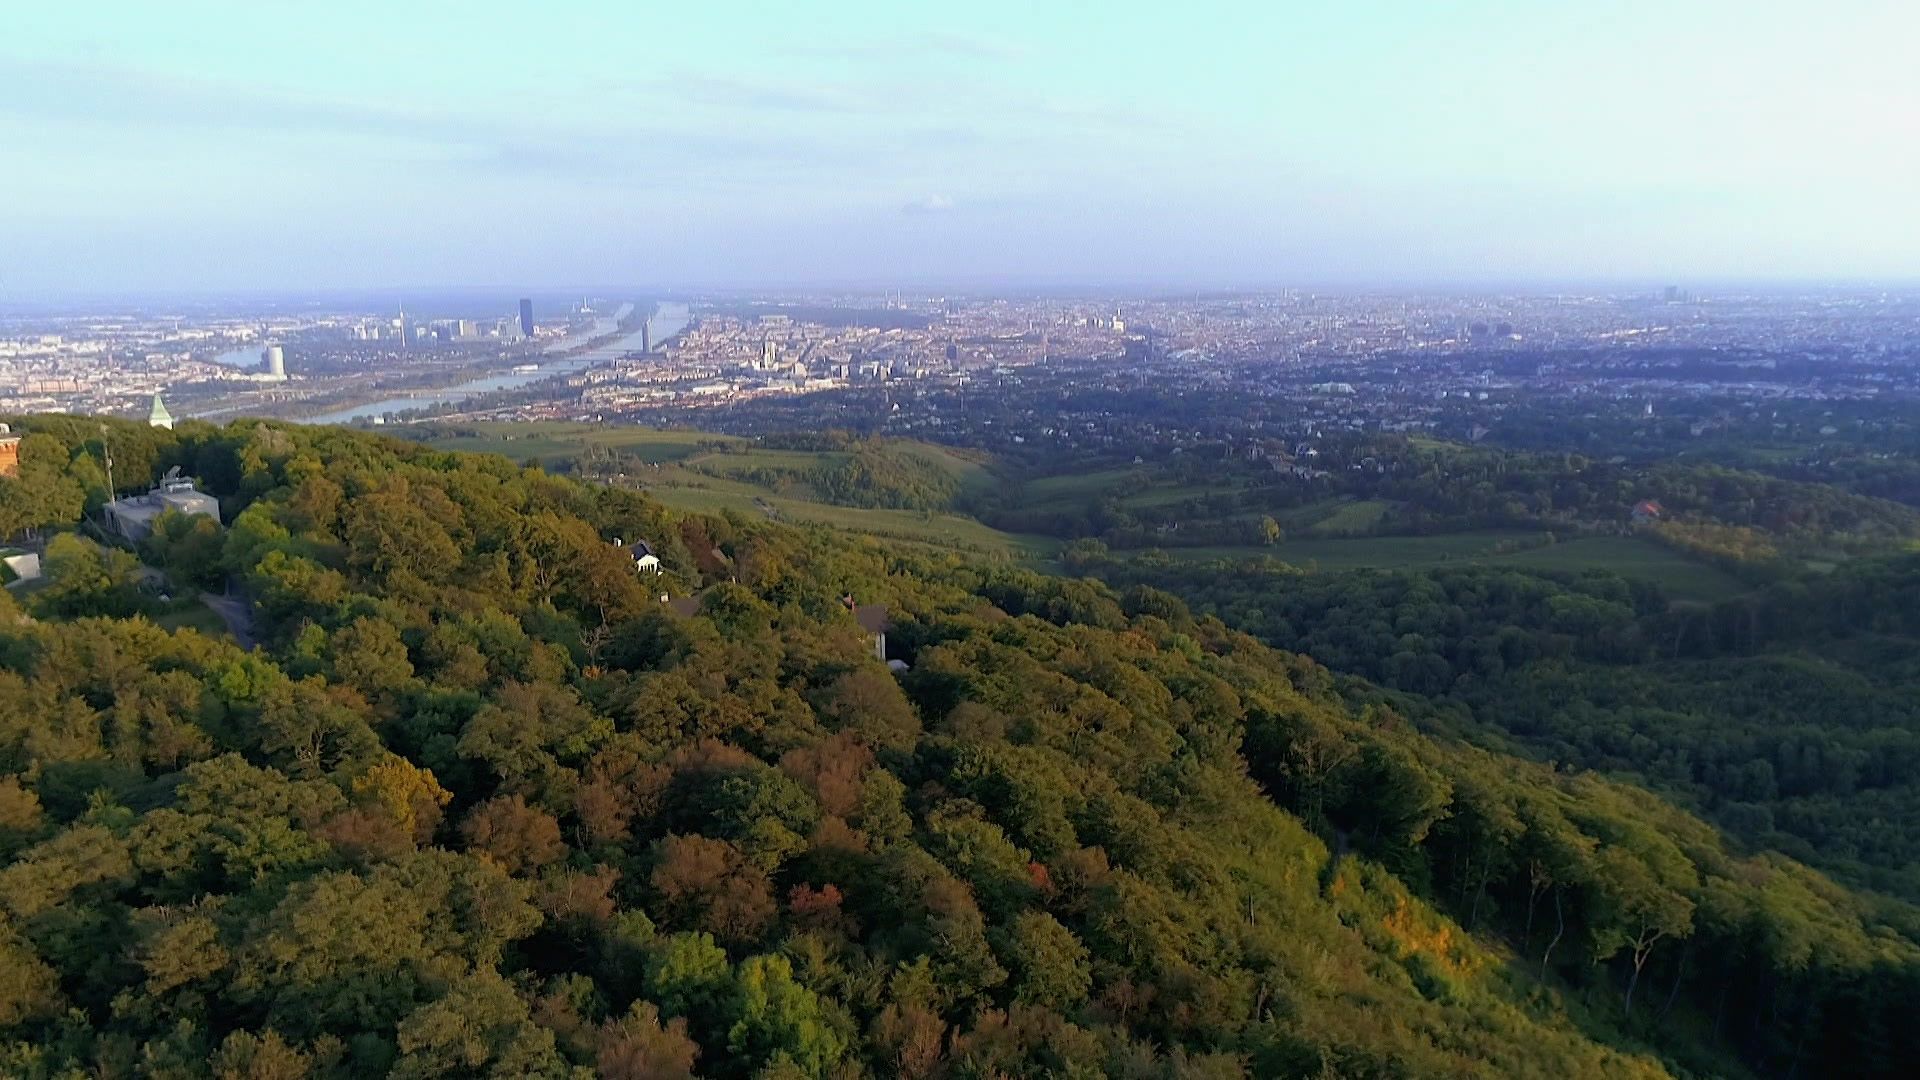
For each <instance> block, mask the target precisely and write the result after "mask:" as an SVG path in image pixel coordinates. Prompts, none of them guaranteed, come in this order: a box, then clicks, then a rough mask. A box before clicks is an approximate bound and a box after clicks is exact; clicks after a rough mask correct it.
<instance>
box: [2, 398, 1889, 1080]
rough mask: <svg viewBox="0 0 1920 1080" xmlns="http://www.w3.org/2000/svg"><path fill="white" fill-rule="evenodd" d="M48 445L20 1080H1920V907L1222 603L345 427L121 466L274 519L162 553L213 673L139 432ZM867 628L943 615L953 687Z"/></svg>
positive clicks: (24, 823)
mask: <svg viewBox="0 0 1920 1080" xmlns="http://www.w3.org/2000/svg"><path fill="white" fill-rule="evenodd" d="M17 426H18V427H19V428H22V429H24V430H26V431H27V432H28V434H27V436H26V440H25V442H24V444H23V475H22V477H21V478H20V479H19V480H18V481H10V480H4V479H0V530H11V531H15V532H22V531H28V530H33V531H45V530H56V531H61V532H62V536H61V538H60V539H57V540H56V541H55V543H57V544H59V545H60V546H61V548H62V552H61V558H60V559H59V560H53V559H51V557H50V559H49V562H50V563H54V564H55V565H54V566H53V571H54V572H53V573H52V575H51V576H52V580H51V581H50V582H48V583H46V584H44V586H41V587H38V588H35V589H27V590H9V591H8V592H7V593H0V776H3V777H4V778H0V846H3V847H4V857H5V860H6V863H5V867H4V868H3V869H0V1040H3V1041H4V1048H0V1073H4V1074H6V1075H19V1076H28V1077H70V1076H104V1077H119V1076H170V1077H171V1076H178V1077H197V1076H217V1077H223V1078H224V1077H302V1076H317V1077H344V1076H360V1075H382V1074H387V1075H395V1076H410V1077H427V1076H474V1075H487V1076H515V1077H519V1076H576V1075H580V1076H585V1075H604V1076H612V1077H671V1076H686V1075H696V1074H697V1075H710V1076H720V1077H730V1076H739V1077H744V1076H775V1077H779V1076H817V1077H824V1076H861V1075H874V1076H912V1077H939V1076H951V1077H991V1076H1010V1075H1049V1076H1106V1075H1116V1076H1131V1077H1215V1076H1220V1077H1224V1076H1240V1075H1258V1076H1368V1077H1394V1076H1434V1075H1461V1076H1467V1075H1478V1076H1567V1077H1583V1076H1648V1077H1652V1076H1662V1075H1697V1076H1703V1075H1741V1074H1743V1073H1748V1072H1751V1073H1764V1074H1781V1075H1785V1074H1799V1075H1819V1074H1826V1075H1850V1076H1895V1075H1904V1074H1905V1070H1906V1068H1907V1063H1908V1062H1909V1061H1910V1060H1911V1059H1912V1058H1913V1057H1914V1055H1915V1054H1916V1053H1917V1052H1920V1033H1917V1032H1916V1031H1915V1030H1914V1027H1913V1025H1912V1024H1911V1023H1910V1020H1911V1017H1912V1015H1913V1011H1914V1006H1915V1002H1916V1001H1920V945H1917V944H1916V942H1920V912H1916V910H1915V909H1914V908H1913V907H1911V906H1908V905H1907V904H1905V903H1903V902H1900V901H1896V900H1891V899H1886V898H1883V897H1880V896H1877V895H1874V894H1871V893H1864V892H1855V891H1850V890H1849V889H1847V888H1845V887H1842V886H1840V885H1836V884H1835V883H1834V882H1832V881H1830V880H1828V879H1827V878H1825V877H1823V876H1822V875H1821V874H1820V873H1818V872H1816V871H1814V870H1810V869H1808V868H1807V867H1806V866H1804V865H1802V864H1800V863H1797V862H1795V861H1793V860H1791V859H1789V858H1786V857H1784V856H1780V855H1777V854H1772V853H1762V854H1743V853H1741V852H1740V851H1738V850H1736V849H1735V848H1733V847H1732V846H1731V845H1729V843H1728V842H1726V841H1725V840H1723V839H1722V836H1721V834H1720V833H1719V832H1717V831H1716V830H1715V829H1714V828H1713V827H1711V826H1709V825H1707V824H1705V823H1703V822H1702V821H1701V820H1700V819H1699V818H1696V817H1693V816H1691V815H1689V814H1688V813H1687V812H1685V811H1683V810H1681V809H1678V808H1676V807H1675V806H1673V805H1672V804H1670V803H1667V802H1664V801H1662V800H1661V799H1659V798H1657V797H1654V796H1651V795H1649V794H1647V792H1646V791H1644V790H1643V789H1641V788H1638V787H1636V786H1632V785H1628V784H1623V783H1619V782H1616V781H1613V780H1610V779H1607V778H1605V777H1603V776H1602V775H1600V774H1599V773H1596V772H1593V771H1584V770H1583V771H1579V772H1568V771H1563V770H1557V769H1554V768H1552V767H1549V766H1547V765H1544V764H1538V763H1534V762H1531V761H1529V760H1526V759H1524V758H1521V757H1516V756H1512V755H1508V754H1503V753H1500V752H1497V751H1495V750H1492V749H1488V748H1485V747H1482V746H1477V745H1475V744H1474V742H1473V741H1472V740H1470V739H1468V738H1459V737H1454V736H1453V735H1450V734H1446V733H1444V732H1441V731H1439V730H1438V725H1437V724H1433V723H1428V722H1427V720H1428V718H1426V717H1423V716H1418V715H1415V716H1408V715H1407V709H1406V708H1405V707H1403V706H1402V705H1400V704H1397V703H1395V702H1393V701H1391V700H1389V699H1388V698H1387V697H1386V696H1384V695H1381V694H1377V693H1375V692H1373V691H1371V690H1370V689H1369V688H1367V687H1364V686H1346V685H1345V684H1343V683H1342V682H1341V681H1340V680H1339V679H1338V678H1337V677H1336V676H1335V675H1334V674H1333V673H1332V672H1330V671H1329V670H1328V669H1327V668H1324V667H1321V666H1320V665H1319V664H1317V663H1315V662H1314V661H1312V660H1308V659H1306V658H1304V657H1301V656H1298V655H1294V654H1290V653H1285V652H1280V651H1277V650H1275V649H1273V648H1271V647H1269V646H1268V645H1264V644H1262V643H1260V642H1259V641H1257V640H1256V639H1255V638H1254V637H1252V636H1249V635H1248V634H1245V633H1241V632H1239V631H1236V630H1233V629H1230V628H1229V627H1228V626H1227V625H1226V624H1224V623H1222V622H1221V621H1219V620H1217V619H1214V618H1211V617H1196V616H1195V615H1194V614H1193V613H1191V612H1190V611H1189V609H1188V607H1187V605H1186V603H1185V602H1183V601H1182V600H1180V599H1178V598H1176V597H1175V596H1174V595H1172V594H1171V593H1170V592H1165V591H1161V590H1160V589H1157V588H1153V587H1148V586H1146V585H1144V584H1140V585H1134V586H1131V587H1128V588H1127V589H1126V590H1125V591H1124V592H1118V593H1117V592H1115V591H1113V590H1112V589H1110V588H1108V587H1107V586H1105V585H1102V584H1099V583H1097V582H1090V581H1075V580H1066V579H1061V578H1054V577H1047V576H1043V575H1040V574H1037V573H1033V572H1030V571H1025V570H1018V569H1012V568H1009V567H1007V566H1005V565H999V566H994V565H977V564H974V563H971V562H968V561H965V560H963V559H960V558H958V557H943V556H938V555H932V554H927V553H925V552H923V551H919V550H905V549H900V548H890V547H889V546H887V545H885V544H882V543H879V542H876V541H871V540H863V539H859V538H855V537H850V536H847V535H846V534H843V533H837V532H831V531H828V530H824V529H807V530H801V529H795V528H792V527H787V526H781V525H776V524H771V523H766V522H750V521H747V520H745V519H742V518H738V517H710V516H701V515H693V514H682V513H674V512H669V511H668V510H666V509H664V508H663V507H661V506H660V505H658V504H657V503H654V502H652V501H650V500H648V499H647V498H645V497H644V496H641V495H638V494H635V493H632V492H629V491H622V490H617V489H612V488H602V487H595V486H589V485H583V484H579V483H575V482H572V481H568V480H565V479H560V478H556V477H552V476H548V475H545V474H543V473H541V472H539V471H537V470H529V469H523V468H521V467H519V466H516V465H514V464H512V463H510V462H509V461H507V460H506V459H505V458H501V457H492V456H476V455H466V454H453V453H444V452H439V451H435V450H432V449H429V448H426V447H421V446H417V445H409V444H401V443H396V442H391V441H386V440H381V439H376V438H372V437H369V436H364V435H356V434H352V433H348V432H345V431H340V430H333V429H296V428H288V427H280V426H275V425H269V424H258V423H251V422H243V423H236V424H233V425H230V426H227V427H224V428H215V427H211V426H207V425H203V424H183V425H182V426H181V429H180V430H179V431H177V432H160V431H153V430H150V429H146V428H134V427H130V426H125V425H113V426H112V427H111V430H110V434H109V435H108V438H110V440H111V446H112V452H113V459H114V463H115V464H114V475H115V476H116V478H118V480H119V482H120V485H121V486H122V487H123V488H125V489H127V490H136V489H143V488H144V487H145V486H146V485H147V484H148V483H150V482H151V481H152V480H153V479H154V478H155V477H157V476H158V475H159V474H160V473H161V472H162V471H164V470H165V469H166V468H167V467H169V466H175V465H177V466H180V467H181V468H182V469H183V471H184V472H186V473H188V474H190V475H193V476H196V477H199V478H200V479H201V481H202V482H203V487H204V489H205V490H209V491H211V492H213V493H215V494H217V495H218V496H220V498H221V501H222V509H223V516H224V518H225V519H226V520H227V521H228V522H229V523H230V525H229V527H227V528H225V529H223V530H221V531H220V532H219V533H218V534H217V535H216V536H209V535H208V534H207V533H206V531H205V530H201V529H199V528H197V527H194V526H190V525H189V526H182V525H180V523H178V522H168V523H167V526H166V527H164V528H163V529H162V535H161V537H160V539H158V540H157V541H153V542H149V543H148V544H147V545H145V547H144V548H143V549H142V550H141V551H140V552H139V553H138V557H139V558H140V559H143V560H145V562H146V563H147V564H148V565H150V566H153V567H155V568H157V569H159V570H160V571H162V572H163V573H164V574H166V575H167V576H169V577H174V578H176V581H175V582H174V583H173V586H172V587H173V588H174V589H176V591H177V589H178V587H179V586H180V585H183V584H184V583H185V579H188V578H196V579H198V580H200V581H201V582H203V583H210V582H213V581H216V580H218V579H221V578H230V579H231V580H232V581H233V582H234V584H235V585H236V586H238V587H239V588H240V590H241V591H242V592H243V594H244V595H245V597H246V598H247V599H248V600H249V601H250V602H251V604H252V605H253V607H254V609H255V615H254V619H253V625H252V627H251V630H252V634H253V636H256V637H257V638H258V639H259V644H260V647H259V648H258V649H257V650H254V651H243V650H242V649H241V648H239V647H238V646H237V645H236V644H235V643H234V642H232V641H230V640H224V639H223V636H222V635H218V634H213V633H202V632H200V631H197V630H193V629H179V630H173V631H169V630H166V629H163V628H161V627H160V626H159V625H157V624H156V623H155V622H154V621H153V619H152V618H151V617H150V616H152V615H156V614H164V610H165V609H166V605H167V604H169V603H172V602H173V601H171V600H169V601H162V600H160V599H159V598H158V596H157V595H155V587H154V586H153V585H151V584H149V583H145V582H146V581H147V579H146V577H145V576H144V575H142V574H140V573H136V572H133V568H131V567H129V566H128V565H127V561H128V560H130V559H134V558H135V557H136V556H135V555H134V554H132V553H125V552H118V551H114V550H112V549H101V548H99V547H96V546H95V545H93V544H91V543H90V542H88V541H85V540H82V539H80V538H79V537H77V536H74V535H71V532H70V531H71V530H73V529H74V528H75V526H77V525H81V523H82V519H83V515H85V514H87V512H88V511H89V509H90V508H94V507H97V506H98V504H99V503H100V502H101V501H102V500H103V498H104V497H105V496H106V494H107V493H106V491H105V480H104V472H103V470H101V469H99V468H97V467H96V466H95V465H94V462H95V461H96V460H98V459H99V458H100V457H101V454H100V451H101V449H102V447H101V446H100V439H101V434H100V432H99V427H98V424H97V422H95V421H93V420H87V421H77V420H63V419H58V418H52V419H49V418H32V419H30V420H26V421H22V422H20V423H19V424H18V425H17ZM83 531H84V529H83ZM615 538H623V539H624V540H625V541H627V542H628V543H631V542H632V541H634V540H637V539H644V540H646V541H648V542H649V543H650V545H651V546H652V548H653V550H654V551H655V552H657V553H658V554H659V556H660V558H661V559H662V560H663V562H664V563H665V565H666V567H667V573H666V574H665V575H663V576H661V577H658V578H656V577H653V576H651V575H649V576H647V577H644V578H642V577H641V576H639V575H637V574H636V573H635V571H634V567H633V564H632V561H631V559H630V557H629V556H628V554H627V553H626V551H625V550H623V549H622V548H618V547H615V546H614V545H613V543H612V541H613V540H614V539H615ZM216 540H217V543H216ZM51 553H52V547H51V546H50V547H49V554H50V556H51ZM663 592H665V593H667V594H669V595H671V596H673V597H676V598H677V597H683V596H688V595H692V596H696V597H697V598H698V599H697V606H696V607H695V609H694V610H693V612H692V613H691V614H683V613H680V612H678V611H677V609H676V608H675V607H673V606H670V605H664V604H662V603H661V600H660V594H661V593H663ZM846 597H852V598H854V599H855V600H856V601H857V602H858V603H860V604H886V605H888V607H889V609H890V612H891V626H890V627H889V631H888V638H887V651H888V655H889V657H890V658H892V659H896V660H899V661H902V662H904V663H905V664H907V665H908V668H907V669H906V670H904V671H899V672H896V671H893V670H890V669H889V668H888V666H887V665H885V664H883V663H882V662H881V660H880V659H879V658H877V657H875V655H874V652H873V645H872V642H871V640H870V639H869V638H868V636H867V634H866V633H865V632H864V631H863V630H862V629H861V628H860V626H859V625H858V624H857V623H856V621H855V619H854V617H853V616H852V614H850V613H849V612H848V611H847V609H846V606H845V604H844V602H843V600H844V598H846ZM1598 602H1601V601H1598V600H1596V603H1598ZM1605 602H1609V603H1620V604H1627V605H1629V606H1630V605H1631V602H1632V600H1631V597H1627V598H1615V599H1612V600H1608V601H1605ZM1574 614H1575V615H1577V614H1578V613H1577V612H1576V613H1574ZM1406 651H1407V652H1409V653H1410V654H1413V653H1414V652H1415V651H1414V650H1413V649H1411V648H1409V649H1407V650H1406ZM1703 660H1704V658H1703ZM1373 674H1376V677H1378V673H1373ZM1457 707H1458V708H1460V709H1467V710H1470V709H1471V707H1472V705H1471V702H1468V703H1465V704H1458V705H1457ZM1415 721H1419V723H1416V722H1415ZM1423 726H1424V727H1427V728H1429V729H1432V730H1430V731H1429V732H1428V733H1424V734H1423V732H1422V727H1423ZM1462 734H1470V733H1466V732H1463V733H1462Z"/></svg>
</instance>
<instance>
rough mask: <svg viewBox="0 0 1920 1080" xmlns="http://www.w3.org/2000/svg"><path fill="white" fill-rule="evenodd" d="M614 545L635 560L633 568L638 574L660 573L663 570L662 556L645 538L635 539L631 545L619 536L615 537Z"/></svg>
mask: <svg viewBox="0 0 1920 1080" xmlns="http://www.w3.org/2000/svg"><path fill="white" fill-rule="evenodd" d="M613 546H614V547H617V548H619V549H620V550H621V551H623V552H625V553H626V556H627V558H629V559H632V560H633V569H634V572H635V573H638V574H658V573H660V571H661V569H662V568H661V566H660V557H659V556H658V555H655V554H654V553H653V548H652V546H650V545H649V544H648V543H647V542H646V541H645V540H635V541H634V542H633V543H632V544H631V545H628V544H626V543H623V542H622V541H621V539H620V538H619V537H617V536H616V537H614V538H613Z"/></svg>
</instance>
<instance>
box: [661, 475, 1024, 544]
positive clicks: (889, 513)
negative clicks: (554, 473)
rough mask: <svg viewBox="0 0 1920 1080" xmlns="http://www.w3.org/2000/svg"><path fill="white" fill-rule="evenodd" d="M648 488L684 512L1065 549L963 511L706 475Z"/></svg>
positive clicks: (941, 540) (926, 539)
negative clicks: (878, 506) (794, 491)
mask: <svg viewBox="0 0 1920 1080" xmlns="http://www.w3.org/2000/svg"><path fill="white" fill-rule="evenodd" d="M646 491H647V494H649V495H651V496H653V497H654V498H656V499H659V500H660V501H661V502H663V503H665V504H667V505H668V506H671V507H674V508H676V509H680V510H691V511H696V512H699V513H710V514H718V513H724V512H727V511H733V512H735V513H739V514H744V515H747V516H749V517H765V518H771V519H773V520H776V521H785V522H789V523H794V524H808V525H827V526H831V527H833V528H836V529H845V530H847V531H848V532H858V533H866V534H868V535H870V536H881V537H886V538H888V539H893V540H904V541H908V542H911V543H920V544H930V545H933V546H936V547H945V548H955V549H958V550H962V551H968V552H975V553H980V554H987V555H995V556H1004V557H1006V558H1011V559H1016V560H1021V561H1029V562H1031V561H1039V560H1045V559H1051V558H1052V557H1053V556H1054V554H1055V552H1057V551H1058V550H1059V547H1060V542H1059V541H1057V540H1052V539H1049V538H1047V537H1044V536H1022V535H1020V534H1017V533H1009V532H1002V531H1000V530H999V529H995V528H991V527H989V526H986V525H983V524H981V523H980V522H978V521H975V520H974V519H973V518H970V517H963V516H961V515H959V514H941V513H927V512H922V511H916V510H867V509H862V508H859V507H852V506H834V505H831V504H829V503H821V502H814V501H811V500H808V499H797V498H790V497H787V496H784V495H772V494H768V493H766V492H764V491H762V490H760V489H758V488H755V487H753V486H752V485H749V484H745V483H740V482H738V481H728V480H713V481H709V480H708V479H707V478H704V477H702V478H699V479H697V480H694V481H692V482H690V483H687V484H671V485H666V484H662V485H653V486H649V487H648V488H647V489H646Z"/></svg>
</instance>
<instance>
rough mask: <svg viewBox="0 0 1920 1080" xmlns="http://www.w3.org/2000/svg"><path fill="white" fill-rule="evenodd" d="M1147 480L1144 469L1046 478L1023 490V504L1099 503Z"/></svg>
mask: <svg viewBox="0 0 1920 1080" xmlns="http://www.w3.org/2000/svg"><path fill="white" fill-rule="evenodd" d="M1144 476H1146V472H1145V471H1144V470H1141V469H1102V470H1100V471H1098V472H1084V473H1067V474H1066V475H1063V476H1043V477H1041V478H1039V479H1037V480H1029V481H1027V483H1026V484H1025V486H1023V487H1022V488H1021V489H1020V494H1021V498H1022V501H1024V502H1025V503H1027V504H1028V505H1030V506H1046V505H1049V504H1053V503H1073V504H1079V503H1083V502H1086V501H1087V500H1088V499H1090V498H1094V499H1097V498H1099V497H1101V496H1103V495H1106V494H1107V493H1109V492H1112V491H1115V490H1118V489H1120V488H1122V487H1125V486H1128V485H1129V484H1137V483H1139V482H1140V478H1142V477H1144Z"/></svg>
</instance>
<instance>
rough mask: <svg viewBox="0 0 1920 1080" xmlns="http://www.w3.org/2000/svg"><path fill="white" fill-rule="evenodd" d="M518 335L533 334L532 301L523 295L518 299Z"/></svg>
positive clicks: (529, 335) (527, 335)
mask: <svg viewBox="0 0 1920 1080" xmlns="http://www.w3.org/2000/svg"><path fill="white" fill-rule="evenodd" d="M520 336H521V337H528V338H530V337H532V336H533V301H532V300H529V299H527V298H525V297H522V298H521V300H520Z"/></svg>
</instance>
